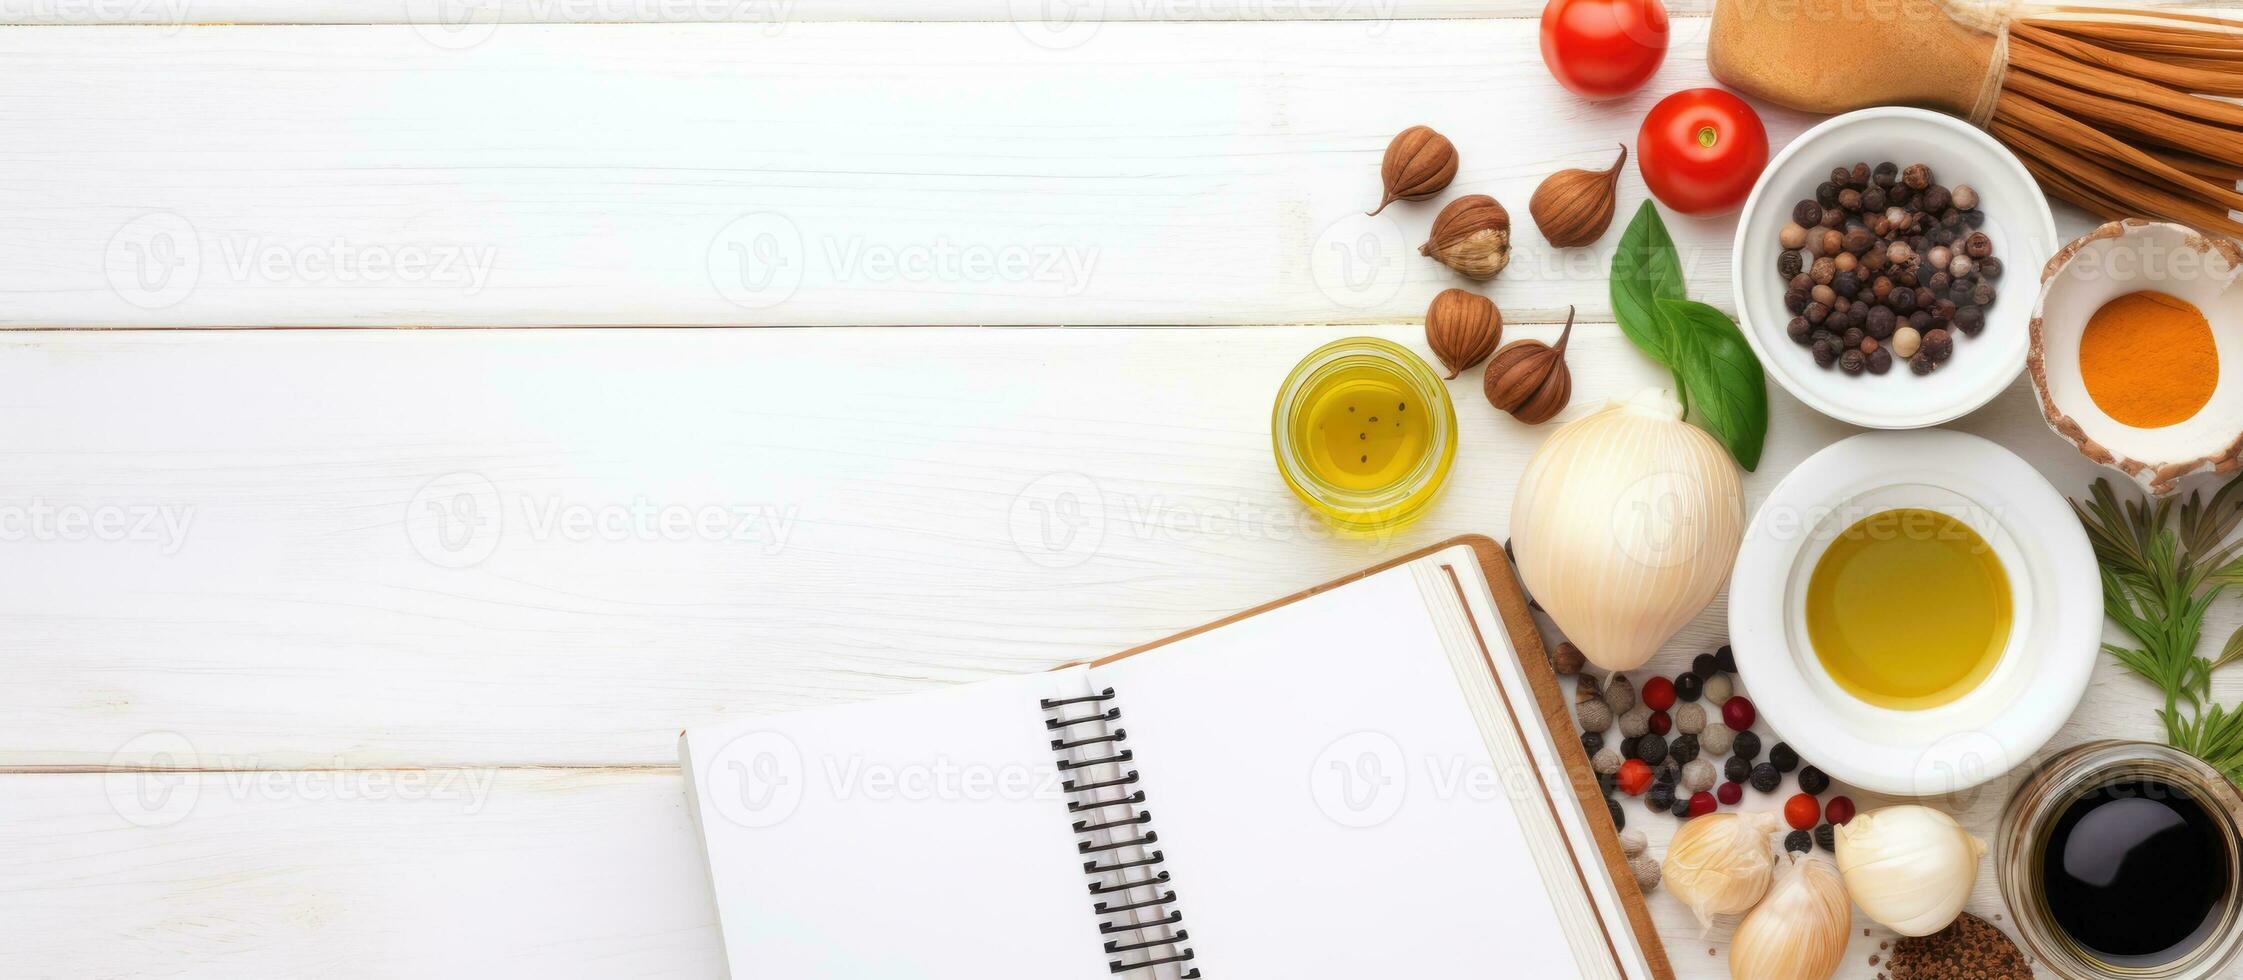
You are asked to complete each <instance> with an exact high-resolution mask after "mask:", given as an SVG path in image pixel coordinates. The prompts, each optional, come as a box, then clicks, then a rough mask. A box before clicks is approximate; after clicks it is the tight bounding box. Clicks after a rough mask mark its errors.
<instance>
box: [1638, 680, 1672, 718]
mask: <svg viewBox="0 0 2243 980" xmlns="http://www.w3.org/2000/svg"><path fill="white" fill-rule="evenodd" d="M1643 704H1644V706H1645V707H1647V708H1650V709H1651V710H1653V711H1665V710H1667V709H1668V708H1672V707H1674V682H1673V681H1670V680H1668V679H1666V678H1664V677H1654V678H1652V679H1650V680H1647V681H1644V682H1643Z"/></svg>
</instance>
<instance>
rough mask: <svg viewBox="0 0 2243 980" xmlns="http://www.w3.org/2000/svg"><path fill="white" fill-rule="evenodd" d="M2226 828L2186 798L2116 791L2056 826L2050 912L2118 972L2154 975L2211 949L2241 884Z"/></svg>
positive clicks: (2121, 786)
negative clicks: (2217, 915) (2210, 940)
mask: <svg viewBox="0 0 2243 980" xmlns="http://www.w3.org/2000/svg"><path fill="white" fill-rule="evenodd" d="M2230 846H2232V845H2231V844H2230V843H2229V842H2228V841H2227V840H2225V839H2224V838H2223V837H2222V836H2221V833H2220V828H2219V825H2218V824H2217V823H2216V822H2215V821H2214V820H2213V818H2212V815H2211V814H2210V813H2208V812H2206V811H2205V809H2204V805H2203V804H2202V803H2200V802H2198V801H2197V799H2196V798H2195V797H2194V796H2191V795H2189V794H2188V793H2187V792H2186V791H2184V790H2180V789H2176V788H2174V787H2172V786H2168V785H2166V784H2164V783H2157V782H2148V781H2139V782H2125V783H2114V784H2112V785H2109V786H2105V787H2102V788H2100V789H2096V790H2094V791H2092V792H2089V793H2088V794H2087V795H2085V796H2083V797H2081V798H2080V799H2078V800H2077V801H2075V802H2073V803H2072V805H2071V806H2070V807H2069V808H2067V809H2066V810H2065V811H2064V814H2063V816H2061V817H2058V818H2057V820H2056V826H2055V828H2054V829H2053V830H2052V831H2051V832H2050V833H2049V837H2048V849H2047V851H2046V852H2044V854H2043V861H2042V865H2041V867H2042V888H2043V889H2044V890H2045V892H2046V893H2047V896H2048V908H2049V911H2050V912H2051V913H2052V914H2053V915H2054V916H2055V918H2056V924H2057V925H2059V926H2061V927H2063V929H2064V931H2065V932H2066V933H2068V934H2070V935H2071V937H2072V939H2074V940H2076V941H2077V942H2078V943H2079V944H2080V945H2082V946H2085V947H2087V948H2088V949H2089V950H2091V951H2093V952H2094V953H2095V954H2096V955H2097V956H2098V957H2099V958H2101V959H2103V960H2104V961H2106V962H2108V963H2110V964H2112V965H2114V966H2128V967H2146V966H2155V965H2159V964H2163V963H2169V962H2172V961H2173V960H2177V959H2179V958H2181V957H2182V956H2185V955H2187V954H2188V953H2189V951H2190V950H2193V949H2195V948H2196V947H2197V946H2198V945H2200V944H2202V943H2203V942H2204V940H2205V939H2206V938H2207V937H2208V936H2209V935H2210V933H2211V930H2212V928H2213V926H2214V925H2215V924H2216V922H2215V919H2214V916H2213V912H2214V911H2215V910H2216V909H2218V908H2220V907H2221V903H2222V902H2223V901H2224V900H2225V899H2226V897H2227V894H2228V891H2229V890H2230V889H2232V888H2234V887H2235V883H2234V882H2231V881H2229V880H2228V871H2227V865H2228V848H2229V847H2230Z"/></svg>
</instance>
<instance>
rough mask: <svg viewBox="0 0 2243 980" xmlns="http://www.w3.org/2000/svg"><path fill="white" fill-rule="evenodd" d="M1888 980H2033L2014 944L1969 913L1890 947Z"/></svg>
mask: <svg viewBox="0 0 2243 980" xmlns="http://www.w3.org/2000/svg"><path fill="white" fill-rule="evenodd" d="M1886 968H1887V969H1888V970H1890V971H1891V972H1890V974H1889V976H1890V977H1891V980H2033V968H2032V967H2030V966H2027V965H2026V964H2025V954H2024V953H2023V952H2021V951H2019V950H2018V948H2017V944H2016V943H2013V942H2011V941H2010V940H2009V937H2008V936H2006V935H2003V934H2002V931H2001V930H2000V929H1996V928H1994V926H1993V924H1992V923H1990V922H1987V921H1986V920H1984V919H1981V918H1979V917H1977V916H1975V915H1972V914H1970V913H1968V912H1965V913H1963V916H1962V918H1959V919H1956V920H1955V924H1954V925H1951V926H1948V927H1947V928H1945V929H1942V930H1940V931H1938V932H1935V933H1932V934H1931V935H1929V936H1925V937H1923V938H1921V939H1902V940H1901V941H1899V942H1897V943H1894V944H1893V954H1892V960H1891V961H1890V962H1889V963H1888V964H1887V967H1886Z"/></svg>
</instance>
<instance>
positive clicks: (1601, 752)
mask: <svg viewBox="0 0 2243 980" xmlns="http://www.w3.org/2000/svg"><path fill="white" fill-rule="evenodd" d="M1625 761H1627V760H1625V759H1622V758H1620V750H1619V748H1618V747H1616V746H1611V745H1607V746H1605V747H1604V748H1601V749H1598V750H1597V757H1596V758H1594V759H1591V760H1589V765H1590V767H1591V768H1593V769H1595V770H1596V771H1597V773H1598V774H1599V775H1604V776H1610V775H1612V774H1613V773H1616V772H1619V771H1620V764H1621V763H1622V762H1625Z"/></svg>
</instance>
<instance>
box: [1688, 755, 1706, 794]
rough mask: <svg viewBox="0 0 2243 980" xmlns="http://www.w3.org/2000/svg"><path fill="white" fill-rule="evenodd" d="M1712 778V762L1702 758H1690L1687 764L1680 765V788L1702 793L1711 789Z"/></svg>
mask: <svg viewBox="0 0 2243 980" xmlns="http://www.w3.org/2000/svg"><path fill="white" fill-rule="evenodd" d="M1713 780H1714V770H1713V763H1712V762H1710V761H1708V760H1706V759H1704V758H1697V759H1692V760H1690V764H1689V765H1687V766H1683V767H1682V788H1683V789H1686V790H1689V791H1690V792H1693V793H1703V792H1705V791H1707V790H1709V789H1712V788H1713Z"/></svg>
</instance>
